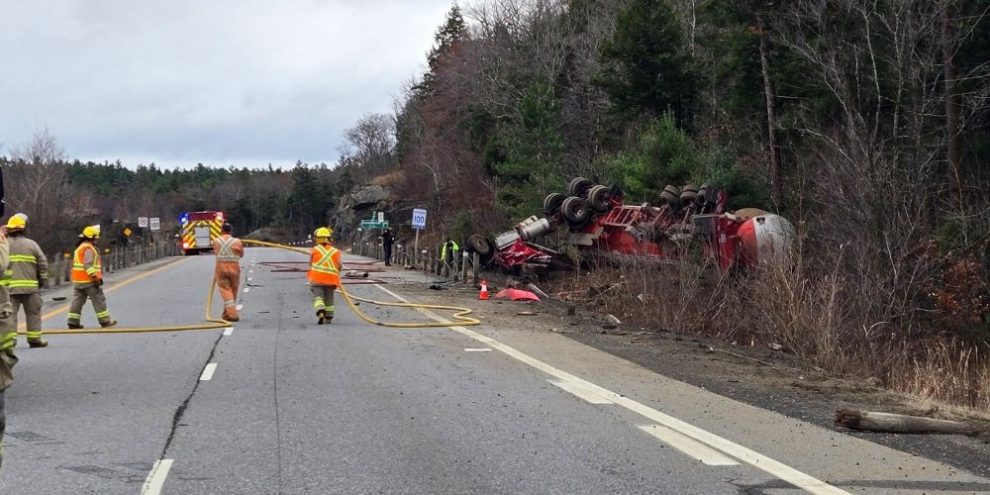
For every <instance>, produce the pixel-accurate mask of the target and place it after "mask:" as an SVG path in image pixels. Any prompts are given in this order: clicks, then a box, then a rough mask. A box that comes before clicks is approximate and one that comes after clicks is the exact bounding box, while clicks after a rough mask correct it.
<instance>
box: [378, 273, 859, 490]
mask: <svg viewBox="0 0 990 495" xmlns="http://www.w3.org/2000/svg"><path fill="white" fill-rule="evenodd" d="M375 287H377V288H379V289H380V290H382V291H383V292H385V293H386V294H389V295H390V296H392V297H394V298H396V299H397V300H399V301H402V302H405V303H408V302H409V301H408V300H407V299H405V298H403V297H402V296H400V295H398V294H396V293H394V292H392V291H390V290H388V289H386V288H385V287H382V286H381V285H378V284H375ZM416 309H417V310H418V311H419V312H420V313H423V314H424V315H426V316H428V317H430V318H432V319H433V320H435V321H439V322H446V321H448V320H445V319H444V318H443V317H441V316H438V315H437V314H435V313H433V312H432V311H428V310H426V309H424V308H416ZM449 328H450V329H451V330H453V331H455V332H457V333H460V334H462V335H464V336H466V337H470V338H472V339H474V340H476V341H478V342H481V343H483V344H485V345H487V346H489V347H491V348H493V349H495V350H497V351H499V352H502V353H504V354H506V355H508V356H510V357H512V358H514V359H516V360H517V361H521V362H523V363H525V364H528V365H530V366H531V367H533V368H536V369H538V370H540V371H542V372H544V373H546V374H548V375H550V376H553V377H555V378H557V379H558V380H563V381H571V382H580V383H581V385H582V386H583V387H584V388H586V389H590V390H593V391H595V392H596V393H597V394H599V395H602V396H604V397H607V398H609V399H611V400H612V402H614V403H616V404H618V405H620V406H622V407H624V408H626V409H628V410H630V411H632V412H634V413H636V414H639V415H640V416H643V417H645V418H647V419H649V420H650V421H654V422H656V423H659V424H661V425H663V426H666V427H668V428H670V429H672V430H674V431H676V432H678V433H681V434H683V435H685V436H687V437H690V438H692V439H694V440H697V441H698V442H701V443H702V444H704V445H707V446H708V447H711V448H713V449H715V450H720V451H722V452H723V453H725V454H728V455H730V456H732V457H735V458H736V459H739V460H740V461H743V462H745V463H747V464H749V465H751V466H753V467H755V468H757V469H759V470H761V471H764V472H767V473H769V474H770V475H772V476H775V477H777V478H778V479H781V480H783V481H786V482H788V483H790V484H792V485H794V486H796V487H798V488H801V489H803V490H804V491H806V492H808V493H813V494H815V495H852V494H851V493H849V492H847V491H845V490H842V489H840V488H836V487H834V486H832V485H829V484H828V483H825V482H824V481H821V480H819V479H817V478H814V477H813V476H811V475H809V474H805V473H803V472H801V471H799V470H797V469H794V468H792V467H790V466H788V465H786V464H784V463H781V462H779V461H777V460H774V459H771V458H770V457H767V456H765V455H763V454H761V453H759V452H756V451H755V450H752V449H750V448H748V447H744V446H742V445H739V444H737V443H735V442H733V441H731V440H728V439H725V438H722V437H720V436H718V435H716V434H714V433H711V432H709V431H707V430H703V429H701V428H698V427H697V426H694V425H692V424H690V423H687V422H685V421H682V420H680V419H677V418H675V417H673V416H671V415H669V414H664V413H662V412H660V411H657V410H656V409H653V408H651V407H648V406H646V405H643V404H640V403H639V402H636V401H634V400H632V399H630V398H628V397H623V396H622V395H619V394H617V393H615V392H612V391H611V390H608V389H606V388H602V387H599V386H598V385H595V384H594V383H591V382H589V381H587V380H584V379H582V378H578V377H576V376H574V375H572V374H570V373H568V372H566V371H563V370H560V369H557V368H555V367H553V366H551V365H549V364H547V363H544V362H543V361H540V360H539V359H536V358H534V357H531V356H529V355H528V354H525V353H523V352H520V351H518V350H516V349H515V348H513V347H510V346H507V345H505V344H503V343H501V342H499V341H497V340H495V339H493V338H491V337H487V336H485V335H482V334H480V333H478V332H475V331H472V330H469V329H467V328H465V327H461V326H457V327H449Z"/></svg>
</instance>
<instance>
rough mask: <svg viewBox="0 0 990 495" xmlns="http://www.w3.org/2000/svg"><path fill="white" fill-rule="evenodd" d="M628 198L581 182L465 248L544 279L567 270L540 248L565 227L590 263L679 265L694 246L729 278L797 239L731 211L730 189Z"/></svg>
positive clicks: (772, 220) (781, 221) (754, 216)
mask: <svg viewBox="0 0 990 495" xmlns="http://www.w3.org/2000/svg"><path fill="white" fill-rule="evenodd" d="M623 199H625V198H624V194H623V192H622V191H621V190H620V189H619V188H617V187H614V186H613V187H608V186H604V185H601V184H595V183H594V182H592V181H591V180H589V179H586V178H584V177H576V178H575V179H574V180H572V181H571V183H570V185H569V187H568V193H567V194H566V195H565V194H559V193H553V194H550V195H549V196H547V197H546V199H545V200H544V202H543V209H544V211H543V213H544V216H543V217H542V218H541V217H537V216H532V217H530V218H527V219H526V220H523V221H522V222H520V223H519V224H517V225H516V226H515V228H514V229H513V230H509V231H507V232H503V233H501V234H499V235H498V236H496V237H495V239H494V240H491V239H489V238H488V237H486V236H484V235H483V234H475V235H472V236H471V237H469V238H468V239H467V243H466V244H467V245H466V249H467V250H468V251H474V252H476V253H478V254H479V255H480V257H481V259H482V260H483V261H485V262H488V263H492V264H494V265H495V266H497V267H499V268H502V269H505V270H510V271H531V272H535V273H541V272H544V271H546V270H547V269H548V268H550V266H551V264H554V265H556V264H558V263H557V262H560V263H561V264H564V265H566V264H568V263H567V260H563V259H562V258H563V257H562V256H561V255H560V253H558V252H556V251H554V250H552V249H549V248H547V247H544V246H541V245H539V244H536V241H537V240H539V239H540V238H543V237H545V236H548V235H550V234H552V233H555V232H557V231H558V228H559V227H561V226H565V227H567V229H568V230H569V231H570V236H569V239H568V243H569V244H571V245H572V246H573V247H574V248H576V250H577V251H578V252H580V253H581V255H582V257H583V258H584V259H585V260H588V259H594V258H606V259H610V260H613V261H620V262H621V261H631V260H640V261H655V262H663V261H669V260H676V259H682V258H683V257H685V255H686V254H688V253H689V252H690V251H691V250H690V246H691V245H695V246H699V247H701V248H702V251H703V253H704V255H705V257H706V258H707V259H708V260H710V261H711V262H713V264H714V266H715V267H717V269H718V270H719V271H721V272H723V273H724V272H727V271H730V270H732V269H734V268H751V267H755V266H759V265H765V264H769V263H771V262H774V261H776V260H780V259H783V258H785V257H786V256H787V255H788V253H789V251H790V248H791V245H792V244H793V241H794V237H795V230H794V227H793V225H791V223H790V222H788V221H787V220H786V219H785V218H783V217H781V216H778V215H774V214H772V213H768V212H765V211H762V210H759V209H755V208H746V209H742V210H736V211H735V212H732V213H729V212H726V208H725V204H726V199H727V196H726V193H725V191H723V190H721V189H718V188H716V187H713V186H711V185H709V184H704V185H702V186H701V187H700V188H699V187H697V186H694V185H691V184H688V185H685V186H684V187H676V186H673V185H668V186H667V187H666V188H665V189H664V190H663V192H662V193H661V194H660V202H659V203H658V204H657V205H652V204H649V203H643V204H626V203H624V202H623ZM699 241H700V242H699ZM685 248H687V249H685Z"/></svg>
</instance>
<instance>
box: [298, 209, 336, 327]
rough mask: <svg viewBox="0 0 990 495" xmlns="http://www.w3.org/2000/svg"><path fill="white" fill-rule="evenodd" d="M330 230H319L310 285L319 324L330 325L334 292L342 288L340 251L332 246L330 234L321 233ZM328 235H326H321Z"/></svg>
mask: <svg viewBox="0 0 990 495" xmlns="http://www.w3.org/2000/svg"><path fill="white" fill-rule="evenodd" d="M323 230H329V229H325V228H322V229H318V230H317V231H316V233H317V234H316V237H317V242H318V244H317V245H315V246H313V249H312V251H311V252H310V256H309V273H308V274H307V275H306V278H307V279H309V285H310V287H311V291H312V292H313V309H314V310H316V318H317V323H318V324H321V325H322V324H323V323H330V321H331V320H333V315H334V311H335V309H336V308H335V306H334V302H333V296H334V291H336V290H337V287H340V258H341V254H340V251H339V250H338V249H337V248H335V247H333V246H332V245H330V240H329V236H330V234H328V233H325V232H321V231H323ZM320 234H326V235H320Z"/></svg>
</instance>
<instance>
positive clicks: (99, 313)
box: [96, 309, 110, 318]
mask: <svg viewBox="0 0 990 495" xmlns="http://www.w3.org/2000/svg"><path fill="white" fill-rule="evenodd" d="M104 316H110V310H109V309H108V310H106V311H100V312H98V313H96V317H97V318H103V317H104Z"/></svg>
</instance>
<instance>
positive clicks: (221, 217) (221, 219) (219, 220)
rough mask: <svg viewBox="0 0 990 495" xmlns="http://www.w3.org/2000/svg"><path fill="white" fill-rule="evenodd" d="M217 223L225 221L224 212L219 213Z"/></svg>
mask: <svg viewBox="0 0 990 495" xmlns="http://www.w3.org/2000/svg"><path fill="white" fill-rule="evenodd" d="M217 221H218V222H222V221H223V212H222V211H218V212H217Z"/></svg>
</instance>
